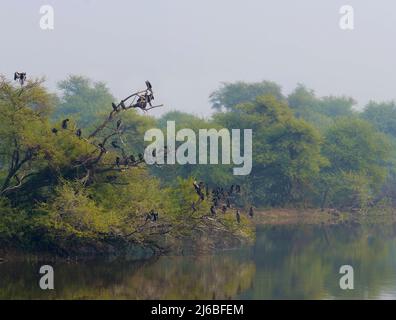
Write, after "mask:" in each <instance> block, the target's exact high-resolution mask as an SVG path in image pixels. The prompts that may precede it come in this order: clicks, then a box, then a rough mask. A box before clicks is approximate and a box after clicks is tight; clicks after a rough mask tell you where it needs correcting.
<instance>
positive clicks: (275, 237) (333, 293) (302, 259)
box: [246, 226, 396, 299]
mask: <svg viewBox="0 0 396 320" xmlns="http://www.w3.org/2000/svg"><path fill="white" fill-rule="evenodd" d="M395 234H396V232H395V229H394V227H391V226H390V227H387V228H385V227H384V226H381V227H379V226H377V227H372V228H363V227H356V226H355V227H351V226H334V227H326V228H325V227H319V228H318V227H312V226H311V227H310V226H298V227H285V226H282V227H272V230H269V231H268V230H267V232H265V231H264V232H260V233H259V234H258V237H257V243H256V247H255V251H256V254H255V256H256V257H257V258H256V259H255V262H256V269H257V274H256V276H257V277H256V280H255V283H254V288H253V290H252V292H251V294H249V295H246V298H257V299H265V298H268V299H287V298H293V299H323V298H333V297H337V298H376V297H378V296H379V294H380V293H381V291H382V290H383V288H384V279H386V278H387V277H388V279H389V278H390V277H391V276H392V275H394V270H395V267H396V256H395V248H396V240H395ZM344 264H350V265H352V266H353V267H354V271H355V290H352V291H344V290H341V289H340V287H339V279H340V277H341V275H340V274H339V273H338V272H339V268H340V266H341V265H344Z"/></svg>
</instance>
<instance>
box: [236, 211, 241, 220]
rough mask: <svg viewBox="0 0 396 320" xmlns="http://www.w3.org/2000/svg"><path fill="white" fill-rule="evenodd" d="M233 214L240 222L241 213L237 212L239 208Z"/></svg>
mask: <svg viewBox="0 0 396 320" xmlns="http://www.w3.org/2000/svg"><path fill="white" fill-rule="evenodd" d="M235 216H236V220H237V222H238V223H240V222H241V215H240V214H239V210H237V211H236V214H235Z"/></svg>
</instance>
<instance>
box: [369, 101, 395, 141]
mask: <svg viewBox="0 0 396 320" xmlns="http://www.w3.org/2000/svg"><path fill="white" fill-rule="evenodd" d="M362 117H363V118H364V119H365V120H367V121H369V122H370V123H371V124H373V125H374V127H376V128H377V129H378V130H379V131H381V132H384V133H386V134H389V135H391V136H392V137H394V138H396V105H395V102H394V101H391V102H387V103H377V102H375V101H371V102H370V103H369V104H367V106H366V107H365V108H364V111H363V113H362Z"/></svg>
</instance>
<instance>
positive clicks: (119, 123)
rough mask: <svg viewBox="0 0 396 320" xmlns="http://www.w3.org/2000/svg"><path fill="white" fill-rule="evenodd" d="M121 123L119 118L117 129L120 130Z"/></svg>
mask: <svg viewBox="0 0 396 320" xmlns="http://www.w3.org/2000/svg"><path fill="white" fill-rule="evenodd" d="M121 125H122V120H121V119H119V120H118V121H117V130H120V128H121Z"/></svg>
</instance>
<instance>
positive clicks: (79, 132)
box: [76, 129, 82, 138]
mask: <svg viewBox="0 0 396 320" xmlns="http://www.w3.org/2000/svg"><path fill="white" fill-rule="evenodd" d="M81 134H82V131H81V129H77V131H76V136H77V137H79V138H81Z"/></svg>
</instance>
